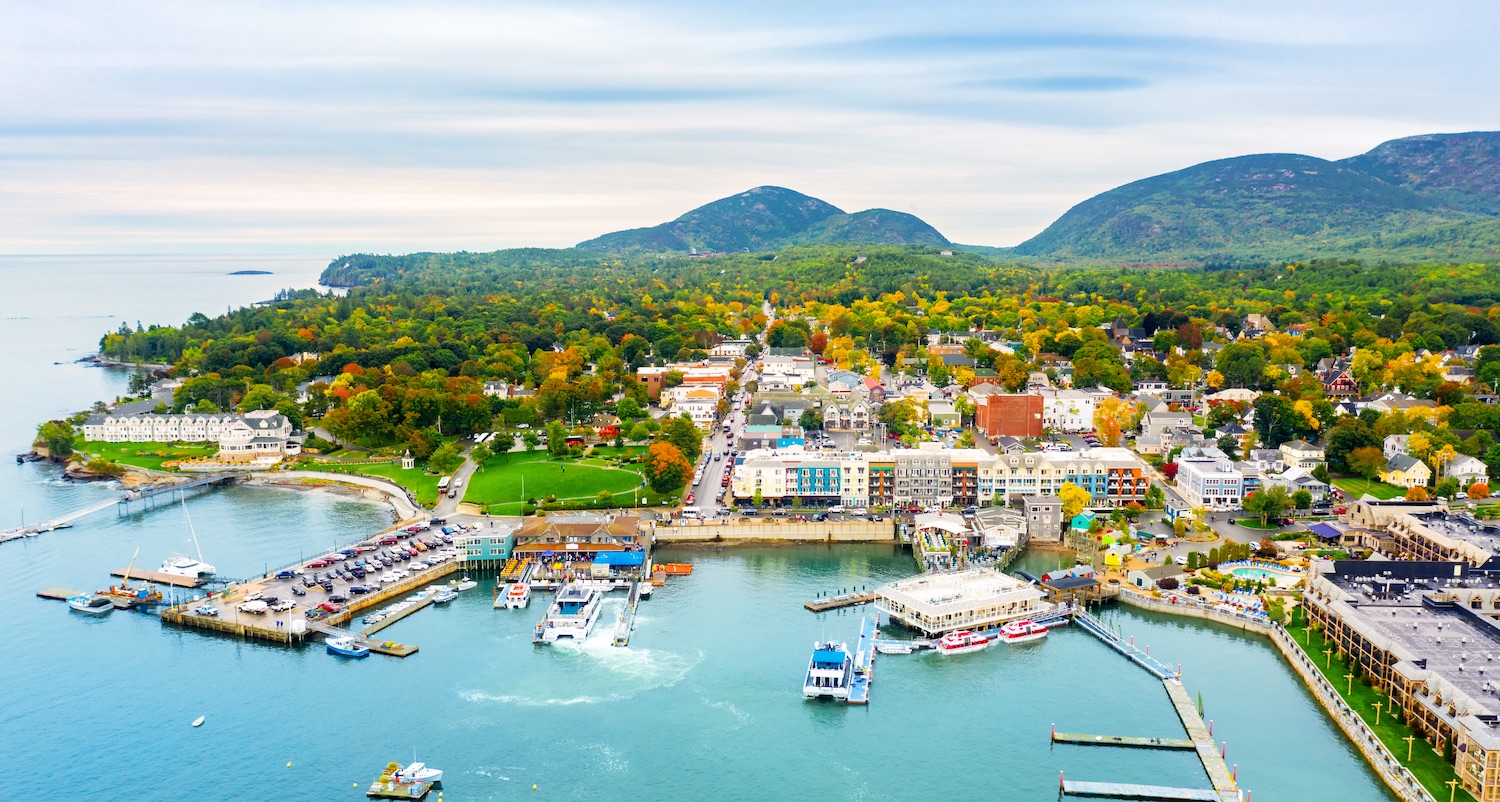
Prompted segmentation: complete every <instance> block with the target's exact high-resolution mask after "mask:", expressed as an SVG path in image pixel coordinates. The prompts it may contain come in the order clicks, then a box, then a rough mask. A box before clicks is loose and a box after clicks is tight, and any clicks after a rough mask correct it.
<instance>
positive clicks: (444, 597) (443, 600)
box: [432, 588, 458, 604]
mask: <svg viewBox="0 0 1500 802" xmlns="http://www.w3.org/2000/svg"><path fill="white" fill-rule="evenodd" d="M456 598H458V591H456V590H454V589H452V588H442V589H440V590H438V591H436V592H434V593H433V594H432V603H433V604H447V603H448V602H451V601H453V600H454V599H456Z"/></svg>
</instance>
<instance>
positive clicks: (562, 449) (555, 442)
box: [547, 421, 568, 459]
mask: <svg viewBox="0 0 1500 802" xmlns="http://www.w3.org/2000/svg"><path fill="white" fill-rule="evenodd" d="M547 453H549V454H551V455H552V458H553V459H562V458H563V457H566V456H568V430H567V429H565V428H563V425H562V423H560V422H559V421H552V422H551V423H549V424H547Z"/></svg>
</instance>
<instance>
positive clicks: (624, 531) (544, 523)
mask: <svg viewBox="0 0 1500 802" xmlns="http://www.w3.org/2000/svg"><path fill="white" fill-rule="evenodd" d="M650 545H651V536H650V530H649V529H647V528H645V527H643V526H642V521H641V518H640V516H639V515H636V514H634V513H628V512H608V513H605V512H553V513H549V514H547V515H545V516H538V515H533V516H531V517H530V518H527V519H526V520H525V522H523V523H522V524H521V528H520V529H518V530H517V531H516V533H515V546H514V548H512V550H511V556H512V557H515V558H524V559H532V560H537V561H539V562H541V563H542V564H543V565H545V566H552V567H553V568H556V567H557V566H558V565H561V566H562V569H563V570H578V569H582V568H583V566H584V565H592V564H593V562H594V559H595V558H596V557H598V556H599V555H600V554H602V553H605V552H626V551H643V550H646V549H649V548H650Z"/></svg>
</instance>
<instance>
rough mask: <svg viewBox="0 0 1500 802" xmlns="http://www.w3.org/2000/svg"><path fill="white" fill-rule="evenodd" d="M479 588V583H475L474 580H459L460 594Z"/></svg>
mask: <svg viewBox="0 0 1500 802" xmlns="http://www.w3.org/2000/svg"><path fill="white" fill-rule="evenodd" d="M477 587H479V583H478V582H476V581H474V580H472V579H470V578H468V577H464V578H463V579H460V580H458V586H457V590H458V591H459V592H460V593H462V592H464V591H466V590H473V589H474V588H477Z"/></svg>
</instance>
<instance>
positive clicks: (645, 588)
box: [636, 582, 656, 599]
mask: <svg viewBox="0 0 1500 802" xmlns="http://www.w3.org/2000/svg"><path fill="white" fill-rule="evenodd" d="M636 587H637V588H639V589H640V590H639V592H640V594H641V598H643V599H649V598H651V593H652V591H654V590H656V586H655V585H653V584H651V583H650V582H642V583H640V584H639V585H637V586H636Z"/></svg>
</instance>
